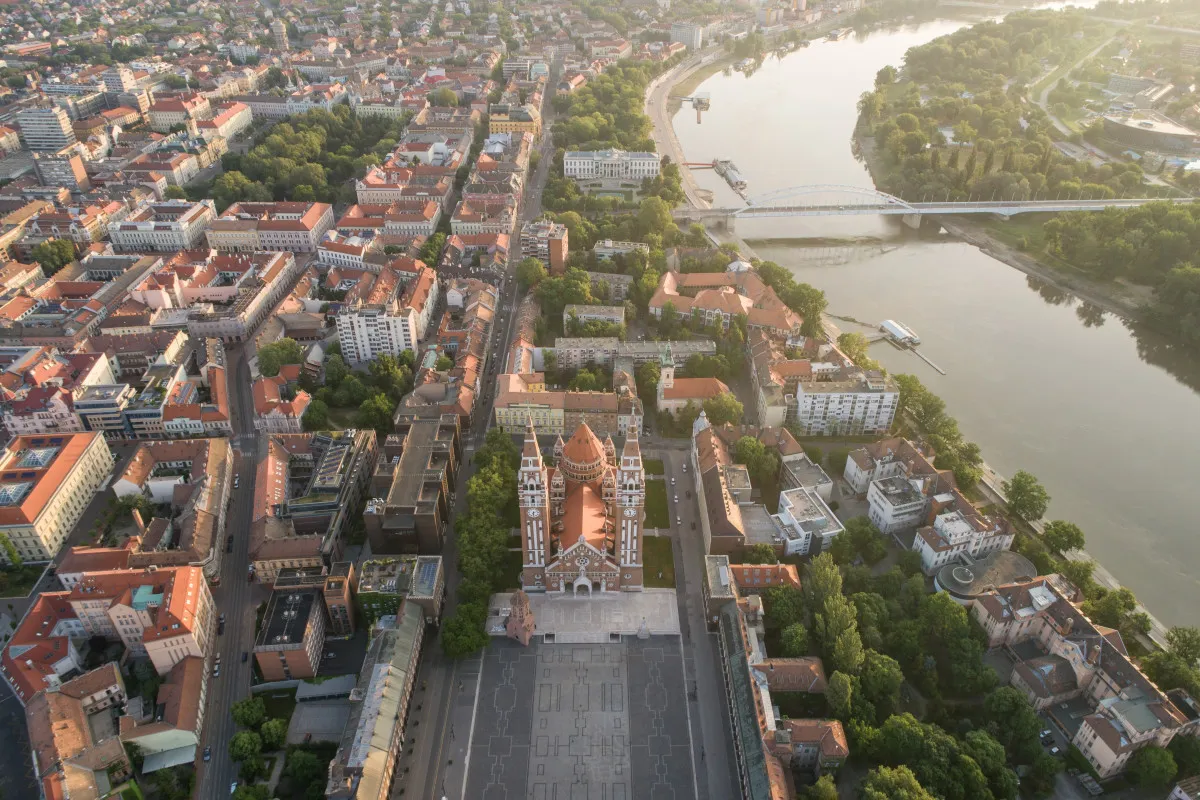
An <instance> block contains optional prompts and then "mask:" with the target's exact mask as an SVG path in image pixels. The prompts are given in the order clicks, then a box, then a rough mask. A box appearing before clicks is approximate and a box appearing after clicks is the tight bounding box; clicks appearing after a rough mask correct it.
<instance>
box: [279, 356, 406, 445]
mask: <svg viewBox="0 0 1200 800" xmlns="http://www.w3.org/2000/svg"><path fill="white" fill-rule="evenodd" d="M259 358H260V361H259V365H260V369H261V365H262V362H261V358H262V356H261V351H260V355H259ZM415 363H416V354H415V353H414V352H413V351H412V350H405V351H404V352H402V353H401V354H400V355H399V357H396V356H392V355H388V354H386V353H385V354H383V355H381V356H377V357H376V358H375V359H374V360H372V361H371V362H370V363H369V364H368V365H367V371H366V372H360V371H354V370H351V369H350V367H349V365H347V364H346V361H345V359H343V358H342V354H341V346H340V344H339V343H336V342H335V343H333V344H332V345H331V346H330V347H329V349H328V351H327V353H326V357H325V382H324V385H322V386H319V387H318V386H315V385H313V384H312V383H310V382H309V380H308V379H307V378H306V377H303V376H302V378H301V387H302V388H305V389H307V390H309V391H311V392H313V393H314V394H313V399H312V402H310V403H309V405H308V410H307V411H306V412H305V413H304V419H303V420H301V422H302V424H303V425H304V429H305V430H307V431H322V430H328V429H329V427H330V419H329V410H330V408H356V409H358V410H357V411H356V412H355V417H354V424H355V425H356V426H358V427H359V428H369V429H372V430H374V431H375V432H376V434H378V435H379V436H380V437H381V438H382V437H384V436H387V435H388V434H389V433H391V432H392V428H393V421H392V415H393V414H394V413H395V411H396V406H397V405H398V404H399V402H400V398H402V397H404V395H406V394H408V393H409V392H410V391H412V388H413V367H414V365H415Z"/></svg>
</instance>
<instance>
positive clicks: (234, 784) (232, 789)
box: [229, 781, 237, 794]
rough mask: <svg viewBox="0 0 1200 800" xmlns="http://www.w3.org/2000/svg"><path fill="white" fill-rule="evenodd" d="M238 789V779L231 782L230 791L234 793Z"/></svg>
mask: <svg viewBox="0 0 1200 800" xmlns="http://www.w3.org/2000/svg"><path fill="white" fill-rule="evenodd" d="M236 791H237V781H234V782H233V783H231V784H229V793H230V794H233V793H234V792H236Z"/></svg>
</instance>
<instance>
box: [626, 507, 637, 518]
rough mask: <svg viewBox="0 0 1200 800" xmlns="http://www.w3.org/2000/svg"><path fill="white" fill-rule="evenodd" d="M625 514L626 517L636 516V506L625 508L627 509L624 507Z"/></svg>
mask: <svg viewBox="0 0 1200 800" xmlns="http://www.w3.org/2000/svg"><path fill="white" fill-rule="evenodd" d="M625 516H627V517H636V516H637V509H636V508H627V509H625Z"/></svg>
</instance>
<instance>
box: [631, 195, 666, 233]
mask: <svg viewBox="0 0 1200 800" xmlns="http://www.w3.org/2000/svg"><path fill="white" fill-rule="evenodd" d="M637 221H638V228H640V229H641V231H642V233H643V234H649V233H658V234H662V233H663V232H664V231H665V230H667V229H668V227H669V226H671V225H674V224H675V223H674V221H673V220H672V219H671V207H670V206H669V205H667V203H666V201H665V200H663V199H662V198H661V197H647V198H646V199H645V200H643V201H642V204H641V206H640V207H639V208H638V215H637Z"/></svg>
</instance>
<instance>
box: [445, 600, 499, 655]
mask: <svg viewBox="0 0 1200 800" xmlns="http://www.w3.org/2000/svg"><path fill="white" fill-rule="evenodd" d="M469 610H470V607H469V606H459V607H458V610H457V611H455V613H453V614H451V615H450V616H449V617H448V618H446V619H445V620H443V621H442V650H443V652H445V654H446V655H448V656H450V658H455V659H457V658H464V657H466V656H469V655H473V654H474V653H478V652H479V651H480V650H482V649H483V648H485V647H487V643H488V635H487V633H486V632H485V631H484V630H483V619H482V618H477V616H476V614H472V613H468V612H469ZM486 613H487V610H486V607H485V608H484V614H483V616H484V617H486Z"/></svg>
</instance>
